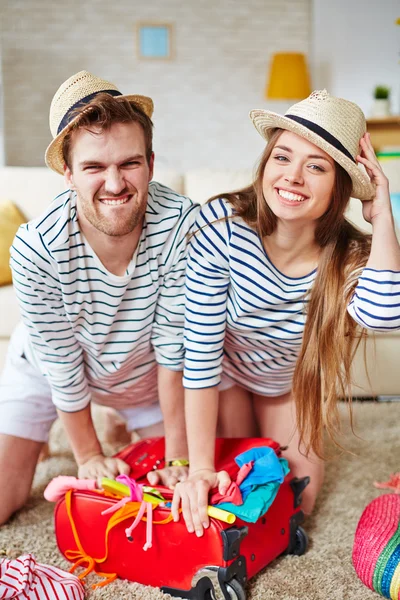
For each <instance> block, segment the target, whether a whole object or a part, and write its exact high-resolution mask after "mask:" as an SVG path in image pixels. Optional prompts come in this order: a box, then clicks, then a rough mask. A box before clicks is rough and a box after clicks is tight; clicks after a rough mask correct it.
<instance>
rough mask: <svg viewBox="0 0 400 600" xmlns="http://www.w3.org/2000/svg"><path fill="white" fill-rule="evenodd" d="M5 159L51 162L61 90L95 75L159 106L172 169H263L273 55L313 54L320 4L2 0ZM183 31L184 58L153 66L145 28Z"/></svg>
mask: <svg viewBox="0 0 400 600" xmlns="http://www.w3.org/2000/svg"><path fill="white" fill-rule="evenodd" d="M1 4H2V12H3V14H2V15H1V28H2V61H3V85H4V110H5V123H4V131H5V160H6V164H9V165H42V164H43V154H44V151H45V148H46V146H47V144H48V142H49V141H50V132H49V127H48V109H49V105H50V102H51V98H52V96H53V94H54V92H55V91H56V89H57V87H58V86H59V85H60V84H61V83H62V81H64V80H65V79H66V78H67V77H69V76H70V75H72V74H73V73H75V72H77V71H79V70H81V69H87V70H89V71H92V72H93V73H95V74H96V75H99V76H101V77H104V78H105V79H109V80H111V81H113V82H114V83H116V84H117V85H118V86H119V88H120V90H121V91H122V92H123V93H143V94H147V95H150V96H152V98H153V99H154V102H155V114H154V121H155V151H156V159H158V161H159V164H160V166H163V167H170V168H175V169H178V170H186V169H192V168H196V167H215V168H229V167H234V168H243V167H251V166H253V163H254V161H255V158H256V157H257V155H258V154H259V152H260V151H261V149H262V147H263V144H262V140H261V138H259V136H258V134H257V133H256V131H255V129H253V127H252V125H251V123H250V121H249V119H248V116H247V115H248V112H249V110H250V109H252V108H260V107H266V106H267V102H266V100H264V98H263V90H264V86H265V78H266V73H267V68H268V64H269V59H270V56H271V54H272V53H273V52H275V51H279V50H293V51H302V52H305V53H306V54H308V53H309V43H310V39H311V31H310V23H311V14H310V11H311V0H247V1H239V0H186V1H185V2H182V0H152V1H149V0H148V1H147V2H143V1H139V0H136V1H132V0H118V2H109V1H108V0H86V1H85V2H81V0H68V2H60V1H59V0H12V2H2V3H1ZM148 20H154V21H165V22H170V23H173V24H174V28H175V58H174V59H173V60H171V61H143V60H142V61H141V60H139V59H138V58H137V56H136V39H135V36H136V23H137V22H138V21H148Z"/></svg>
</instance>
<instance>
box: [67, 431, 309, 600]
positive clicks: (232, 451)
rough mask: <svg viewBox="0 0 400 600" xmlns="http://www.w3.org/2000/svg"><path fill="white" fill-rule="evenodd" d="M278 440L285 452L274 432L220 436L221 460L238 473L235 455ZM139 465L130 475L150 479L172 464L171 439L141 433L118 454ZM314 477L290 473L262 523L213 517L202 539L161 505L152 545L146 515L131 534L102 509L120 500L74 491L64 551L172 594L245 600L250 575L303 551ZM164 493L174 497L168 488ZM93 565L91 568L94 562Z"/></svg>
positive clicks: (101, 569)
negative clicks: (167, 444) (167, 443)
mask: <svg viewBox="0 0 400 600" xmlns="http://www.w3.org/2000/svg"><path fill="white" fill-rule="evenodd" d="M258 446H270V447H272V448H273V449H274V450H275V452H276V453H277V454H278V456H279V454H280V448H279V444H277V443H276V442H274V441H273V440H270V439H266V438H252V439H218V440H217V444H216V465H217V469H218V470H223V469H224V470H226V471H228V473H229V474H230V475H231V476H232V477H234V476H235V474H236V473H237V471H238V466H237V465H236V463H235V461H234V458H235V457H236V456H237V455H238V454H240V453H242V452H244V451H246V450H248V449H250V448H254V447H258ZM118 456H119V457H120V458H122V459H123V460H125V461H126V462H127V463H128V464H130V465H131V468H132V470H131V474H130V476H131V477H133V478H135V479H136V481H138V482H142V483H145V482H146V473H148V472H149V471H150V470H151V469H152V468H162V467H163V466H164V458H163V457H164V439H163V438H153V439H146V440H140V441H139V442H137V443H136V444H132V445H131V446H128V447H127V448H125V449H124V450H123V451H122V452H120V453H119V454H118ZM308 482H309V478H308V477H305V478H302V479H295V478H292V477H291V475H290V473H289V474H288V475H287V476H286V478H285V480H284V482H283V483H282V484H281V486H280V488H279V491H278V494H277V496H276V498H275V500H274V502H273V503H272V505H271V507H270V508H269V510H268V512H267V513H266V514H265V516H263V517H261V518H260V519H259V520H258V521H257V522H256V523H245V522H244V521H242V520H240V519H238V518H237V519H236V521H235V523H234V525H229V524H228V523H225V522H222V521H220V520H217V519H215V518H210V526H209V528H208V529H207V530H205V532H204V535H203V536H202V537H200V538H197V537H196V535H195V534H194V533H192V534H190V533H188V531H187V530H186V526H185V523H184V521H183V518H181V520H180V521H179V522H178V523H174V522H173V521H171V520H170V519H171V516H170V510H169V508H163V507H157V508H155V509H154V513H153V517H154V521H153V543H152V546H151V547H150V548H149V549H147V550H146V551H144V549H143V548H144V545H145V542H146V522H145V521H141V522H140V523H139V524H138V526H137V527H136V529H135V530H134V534H133V536H132V537H131V538H130V539H127V537H126V535H125V529H126V526H127V524H129V523H130V522H131V521H132V518H131V519H130V520H121V521H120V522H117V521H116V524H115V526H113V527H112V528H110V524H109V522H110V516H109V515H101V512H102V511H103V510H104V509H106V508H109V507H111V506H112V505H113V504H115V503H116V502H117V501H118V500H117V499H116V498H113V497H109V496H107V495H106V496H104V495H101V494H99V493H98V492H94V491H93V492H92V491H72V492H70V493H68V494H67V496H66V497H65V498H63V499H61V500H60V501H59V502H58V503H57V505H56V509H55V531H56V537H57V543H58V547H59V549H60V551H61V553H62V554H63V555H64V556H65V557H66V558H67V559H69V560H72V561H73V562H75V563H76V564H77V565H78V564H80V565H83V566H87V565H88V563H90V561H92V565H94V569H95V571H96V572H98V573H99V574H102V575H105V574H107V573H113V574H116V575H117V576H118V577H120V578H122V579H128V580H131V581H136V582H138V583H142V584H144V585H151V586H155V587H160V588H161V590H162V591H163V592H165V593H169V594H171V595H172V596H178V597H181V598H189V599H192V600H223V599H225V600H243V599H245V598H246V593H245V584H246V581H247V580H248V578H250V577H252V576H253V575H255V574H256V573H258V571H260V570H261V569H263V568H264V567H265V566H266V565H268V564H269V563H270V562H271V561H273V560H274V559H275V558H276V557H277V556H279V555H280V554H283V553H289V554H297V555H300V554H303V553H304V552H305V550H306V548H307V536H306V534H305V532H304V530H303V529H302V528H301V526H300V524H301V523H302V521H303V518H304V517H303V513H302V511H301V507H300V504H301V492H302V491H303V489H304V488H305V487H306V485H307V484H308ZM160 490H162V493H163V495H164V497H166V498H167V499H168V495H169V496H170V497H172V493H171V492H170V491H169V490H167V489H166V488H160ZM89 570H90V569H89Z"/></svg>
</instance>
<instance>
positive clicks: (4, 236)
mask: <svg viewBox="0 0 400 600" xmlns="http://www.w3.org/2000/svg"><path fill="white" fill-rule="evenodd" d="M22 223H26V217H25V216H24V215H23V214H22V212H21V211H20V210H19V208H18V207H17V206H16V205H15V204H14V203H13V202H10V201H7V200H5V201H3V202H0V285H6V284H10V283H11V282H12V276H11V269H10V265H9V263H10V246H11V244H12V243H13V239H14V236H15V234H16V233H17V230H18V227H19V226H20V225H22Z"/></svg>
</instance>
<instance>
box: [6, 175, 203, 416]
mask: <svg viewBox="0 0 400 600" xmlns="http://www.w3.org/2000/svg"><path fill="white" fill-rule="evenodd" d="M197 212H198V206H197V205H195V204H193V203H192V201H191V200H189V198H186V197H184V196H181V195H179V194H177V193H175V192H173V191H172V190H170V189H169V188H167V187H165V186H163V185H161V184H159V183H154V182H152V183H150V185H149V193H148V204H147V209H146V214H145V218H144V225H143V230H142V234H141V237H140V241H139V244H138V247H137V251H136V253H135V256H134V257H133V259H132V261H131V263H130V265H129V267H128V269H127V272H126V274H125V275H124V276H122V277H120V276H117V275H114V274H112V273H110V272H109V271H107V269H105V267H104V266H103V264H102V263H101V261H100V260H99V258H98V257H97V256H96V255H95V253H94V252H93V250H92V249H91V247H90V246H89V244H88V243H87V241H86V240H85V238H84V236H83V235H82V233H81V231H80V228H79V221H78V218H77V209H76V194H75V193H74V192H71V191H67V192H65V193H63V194H61V195H60V196H58V197H57V198H56V199H55V200H54V201H53V203H52V204H51V205H50V206H49V208H48V210H47V211H46V213H45V214H44V215H42V216H41V217H40V218H38V219H35V220H33V221H31V222H30V223H28V224H26V225H23V226H21V227H20V229H19V231H18V232H17V235H16V237H15V239H14V243H13V246H12V248H11V267H12V271H13V281H14V287H15V290H16V294H17V297H18V300H19V304H20V308H21V314H22V319H23V322H24V324H25V326H26V327H27V329H28V331H29V334H30V335H29V336H27V340H26V344H25V346H26V348H25V349H24V350H25V355H26V357H27V359H28V360H29V362H31V363H33V364H35V365H36V366H37V367H38V368H39V369H40V370H41V372H42V373H43V374H44V375H45V376H46V377H47V380H48V382H49V384H50V386H51V389H52V397H53V402H54V404H55V405H56V406H57V407H58V408H59V409H61V410H63V411H69V412H73V411H77V410H81V409H83V408H84V407H85V406H87V404H88V403H89V402H90V400H91V399H93V400H95V401H96V402H98V403H102V404H107V405H109V406H114V407H115V408H126V407H128V406H132V405H143V406H145V405H148V404H152V403H154V402H156V401H157V398H158V393H157V377H156V365H157V363H159V364H161V365H164V366H165V367H167V368H169V369H172V370H182V368H183V305H184V301H183V292H184V275H185V267H186V251H187V243H188V235H187V234H188V231H189V230H190V227H191V226H192V224H193V221H194V219H195V217H196V214H197Z"/></svg>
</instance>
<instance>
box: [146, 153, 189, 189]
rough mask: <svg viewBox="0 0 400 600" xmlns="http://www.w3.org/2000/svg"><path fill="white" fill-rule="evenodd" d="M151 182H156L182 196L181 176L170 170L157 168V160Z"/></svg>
mask: <svg viewBox="0 0 400 600" xmlns="http://www.w3.org/2000/svg"><path fill="white" fill-rule="evenodd" d="M153 181H158V183H162V184H163V185H166V186H167V187H169V188H171V190H174V192H178V194H184V193H185V192H184V185H183V175H182V174H180V173H178V172H177V171H173V170H172V169H165V168H163V167H158V166H157V160H156V161H155V163H154V175H153Z"/></svg>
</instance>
